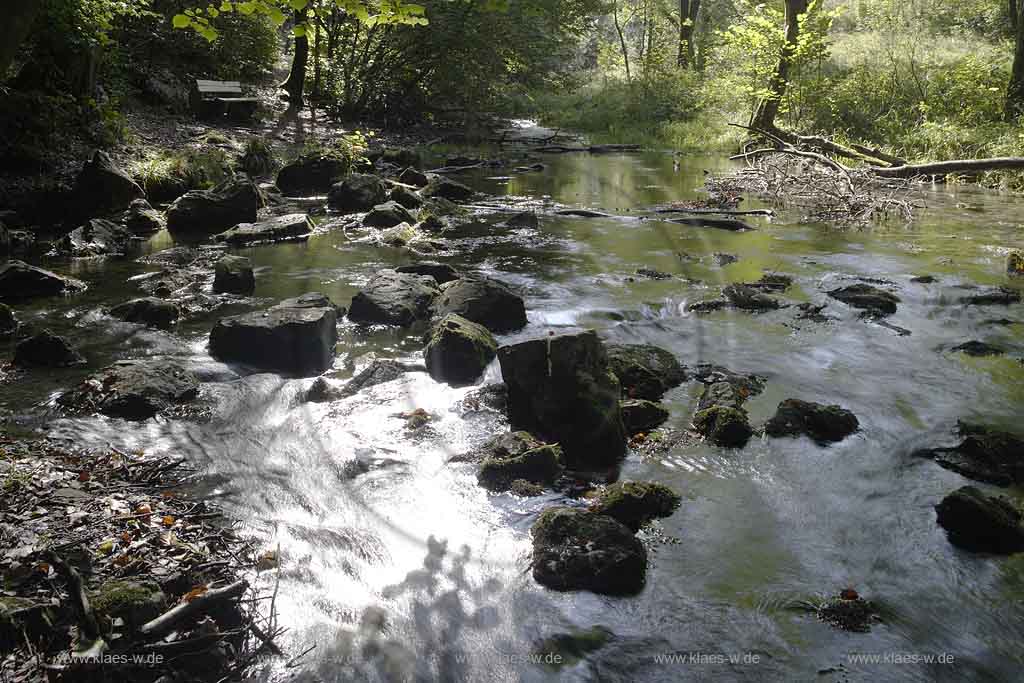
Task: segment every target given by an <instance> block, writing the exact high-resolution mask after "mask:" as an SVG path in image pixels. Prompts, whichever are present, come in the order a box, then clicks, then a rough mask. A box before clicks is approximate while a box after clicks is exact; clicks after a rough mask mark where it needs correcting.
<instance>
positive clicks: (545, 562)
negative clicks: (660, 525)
mask: <svg viewBox="0 0 1024 683" xmlns="http://www.w3.org/2000/svg"><path fill="white" fill-rule="evenodd" d="M530 535H531V536H532V537H533V578H534V579H535V580H536V581H537V582H538V583H540V584H541V585H544V586H547V587H548V588H551V589H553V590H557V591H573V590H589V591H593V592H594V593H599V594H603V595H634V594H636V593H639V592H640V591H641V590H643V587H644V584H645V583H646V580H647V551H646V550H645V549H644V546H643V544H642V543H640V541H639V540H638V539H637V538H636V537H635V536H634V535H633V532H632V531H630V529H629V528H628V527H627V526H625V525H624V524H622V523H621V522H619V521H617V520H615V519H613V518H611V517H608V516H607V515H598V514H594V513H592V512H586V511H583V510H579V509H575V508H568V507H552V508H548V509H547V510H545V511H544V512H543V513H541V515H540V517H538V518H537V521H536V522H535V523H534V524H533V527H532V528H531V529H530Z"/></svg>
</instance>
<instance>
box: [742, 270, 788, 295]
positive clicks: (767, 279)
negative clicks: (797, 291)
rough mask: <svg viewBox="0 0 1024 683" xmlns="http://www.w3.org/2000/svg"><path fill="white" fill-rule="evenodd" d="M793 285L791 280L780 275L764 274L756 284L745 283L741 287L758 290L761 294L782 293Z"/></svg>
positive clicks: (786, 276)
mask: <svg viewBox="0 0 1024 683" xmlns="http://www.w3.org/2000/svg"><path fill="white" fill-rule="evenodd" d="M792 284H793V278H791V277H790V276H789V275H783V274H782V273H765V274H764V275H762V276H761V279H760V280H758V281H757V282H747V283H745V284H744V285H743V286H744V287H750V288H752V289H759V290H761V291H763V292H784V291H786V290H787V289H789V287H790V285H792Z"/></svg>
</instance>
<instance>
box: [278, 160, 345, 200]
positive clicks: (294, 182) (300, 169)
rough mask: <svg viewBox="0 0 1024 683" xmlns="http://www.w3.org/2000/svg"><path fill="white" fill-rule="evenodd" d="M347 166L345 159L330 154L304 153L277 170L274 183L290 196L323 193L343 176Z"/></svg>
mask: <svg viewBox="0 0 1024 683" xmlns="http://www.w3.org/2000/svg"><path fill="white" fill-rule="evenodd" d="M348 166H349V165H348V162H347V161H345V160H343V159H339V158H337V157H333V156H331V155H322V154H316V155H306V156H303V157H300V158H298V159H296V160H295V161H293V162H291V163H290V164H288V165H286V166H285V167H284V168H282V169H281V170H280V171H278V173H277V182H276V183H275V184H276V185H277V187H278V188H280V190H281V192H282V193H284V194H286V195H290V196H298V195H306V194H313V193H317V194H323V193H325V192H327V191H328V190H330V189H331V186H332V185H334V184H335V183H336V182H338V181H339V180H341V179H342V178H344V177H345V174H346V173H347V172H348Z"/></svg>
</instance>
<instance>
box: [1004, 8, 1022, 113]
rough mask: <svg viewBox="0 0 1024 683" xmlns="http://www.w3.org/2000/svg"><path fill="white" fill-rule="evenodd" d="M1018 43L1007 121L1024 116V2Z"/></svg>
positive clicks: (1007, 107)
mask: <svg viewBox="0 0 1024 683" xmlns="http://www.w3.org/2000/svg"><path fill="white" fill-rule="evenodd" d="M1016 17H1017V22H1016V24H1017V41H1016V48H1015V49H1014V51H1013V69H1012V71H1011V72H1010V84H1009V85H1008V86H1007V88H1006V120H1007V121H1009V122H1011V123H1012V122H1013V121H1016V120H1017V118H1018V117H1019V116H1020V115H1021V114H1024V2H1021V3H1018V5H1017V14H1016Z"/></svg>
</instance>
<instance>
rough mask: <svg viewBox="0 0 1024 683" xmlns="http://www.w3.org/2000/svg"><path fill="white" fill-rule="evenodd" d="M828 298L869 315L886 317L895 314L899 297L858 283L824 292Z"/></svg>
mask: <svg viewBox="0 0 1024 683" xmlns="http://www.w3.org/2000/svg"><path fill="white" fill-rule="evenodd" d="M826 294H828V295H829V296H830V297H832V298H833V299H836V300H838V301H842V302H843V303H844V304H847V305H849V306H853V307H854V308H860V309H863V310H864V311H865V312H866V313H867V314H869V315H876V316H886V315H892V314H893V313H895V312H896V304H898V303H899V302H900V299H899V297H897V296H896V295H895V294H893V293H891V292H887V291H885V290H884V289H879V288H878V287H872V286H871V285H867V284H862V283H858V284H855V285H849V286H848V287H840V288H838V289H833V290H830V291H828V292H826Z"/></svg>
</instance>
